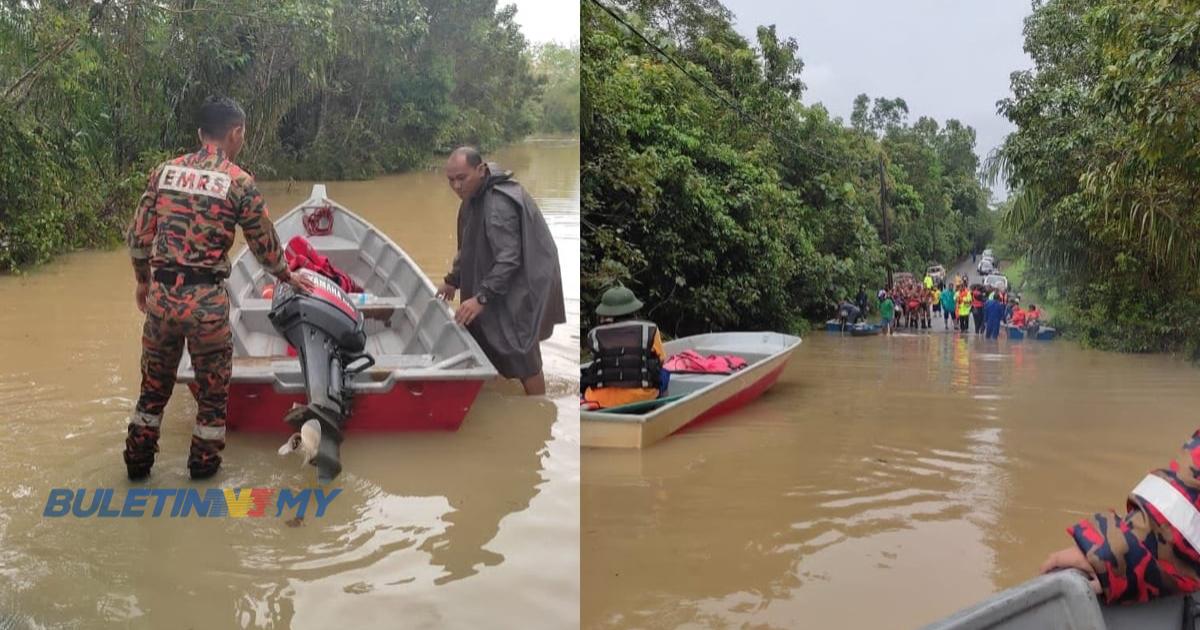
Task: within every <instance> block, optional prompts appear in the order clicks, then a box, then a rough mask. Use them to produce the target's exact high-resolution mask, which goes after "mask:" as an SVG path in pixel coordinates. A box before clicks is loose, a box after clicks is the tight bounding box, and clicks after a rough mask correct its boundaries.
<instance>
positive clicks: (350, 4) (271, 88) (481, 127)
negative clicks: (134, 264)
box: [0, 0, 569, 271]
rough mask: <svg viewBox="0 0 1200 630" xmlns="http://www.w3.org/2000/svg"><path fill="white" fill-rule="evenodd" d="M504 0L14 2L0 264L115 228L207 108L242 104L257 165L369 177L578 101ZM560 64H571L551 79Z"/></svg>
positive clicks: (3, 134)
mask: <svg viewBox="0 0 1200 630" xmlns="http://www.w3.org/2000/svg"><path fill="white" fill-rule="evenodd" d="M514 15H515V7H513V6H507V7H502V8H500V9H499V10H497V1H496V0H387V1H375V2H358V1H352V0H274V1H271V2H260V1H258V0H224V1H222V2H214V1H212V0H166V1H154V2H150V1H147V0H123V1H121V2H114V1H111V0H95V1H90V2H74V1H71V2H68V1H65V0H64V1H55V2H7V1H6V2H0V177H2V178H3V179H2V181H0V271H3V270H6V269H15V268H18V267H21V266H26V265H30V264H36V263H38V262H41V261H44V260H46V259H48V258H49V257H51V256H52V255H53V254H55V253H57V252H60V251H63V250H65V249H70V248H73V247H81V246H88V245H96V244H101V243H105V242H111V241H112V240H113V239H114V237H115V236H116V235H117V234H119V232H120V230H121V229H122V228H123V227H124V225H125V222H126V221H127V220H128V216H129V212H131V210H132V205H133V202H134V199H135V195H136V194H137V192H138V189H139V188H140V187H141V186H143V185H144V184H145V173H146V168H147V166H148V165H150V164H153V162H154V161H155V160H157V159H161V158H163V157H164V156H166V155H170V154H172V153H177V152H181V151H185V150H190V149H191V148H193V147H194V146H195V144H196V132H195V129H196V128H197V124H196V121H195V114H196V111H197V109H198V105H199V104H200V103H201V102H202V101H203V99H204V98H206V97H207V96H208V95H210V94H214V93H217V94H226V95H229V96H232V97H234V98H236V99H238V100H239V101H240V102H241V103H242V105H243V106H244V107H245V109H246V112H247V115H248V117H249V120H248V125H247V129H248V134H247V142H246V147H245V149H244V152H243V154H242V156H241V157H240V158H239V161H241V162H243V163H244V165H245V166H247V167H248V168H249V169H250V170H251V171H253V172H255V173H256V174H257V175H258V176H259V177H260V178H286V177H297V178H368V177H372V176H374V175H377V174H379V173H381V172H391V171H398V170H403V169H407V168H411V167H414V166H416V165H419V164H422V163H424V162H425V161H426V160H427V159H428V158H429V156H430V155H431V154H432V153H433V152H435V151H444V150H446V149H448V148H450V147H452V146H454V145H456V144H461V143H472V144H477V145H481V146H484V147H494V146H496V145H499V144H501V143H504V142H507V141H509V140H512V139H515V138H519V137H521V136H523V135H525V134H527V133H528V132H530V131H532V130H533V129H534V127H535V125H537V124H538V119H539V117H540V116H542V115H543V114H541V112H542V111H546V112H547V113H548V112H549V111H551V110H552V111H553V112H554V115H555V116H556V117H557V118H556V119H555V121H556V122H555V123H554V124H555V125H557V126H560V127H562V126H565V124H566V123H565V122H563V120H562V118H563V117H565V116H568V115H569V114H565V113H562V112H560V111H559V110H560V108H561V107H564V106H566V104H565V103H563V102H562V101H563V95H562V94H561V92H562V91H563V90H566V89H568V88H566V87H564V86H562V85H560V84H558V83H554V82H553V81H552V82H551V84H552V85H553V86H554V87H555V88H556V89H558V90H559V92H558V93H556V94H554V99H555V104H554V105H553V107H550V106H546V107H544V108H543V106H542V104H541V102H540V98H541V88H542V84H543V82H544V81H543V80H541V79H539V78H538V77H536V76H535V74H534V67H533V65H532V63H531V54H530V48H529V46H528V44H527V42H526V41H525V38H524V37H523V36H522V35H521V33H520V31H519V29H518V27H517V24H516V22H515V21H514ZM554 76H555V77H557V75H554Z"/></svg>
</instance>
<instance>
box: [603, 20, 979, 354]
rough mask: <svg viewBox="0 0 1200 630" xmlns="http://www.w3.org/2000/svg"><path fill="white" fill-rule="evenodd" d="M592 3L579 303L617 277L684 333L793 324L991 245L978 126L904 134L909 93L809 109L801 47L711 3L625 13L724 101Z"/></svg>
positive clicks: (926, 123) (923, 123)
mask: <svg viewBox="0 0 1200 630" xmlns="http://www.w3.org/2000/svg"><path fill="white" fill-rule="evenodd" d="M607 4H609V5H610V6H611V5H612V4H613V3H612V1H611V0H609V2H608V3H607ZM582 6H583V12H582V18H583V29H582V30H583V42H582V55H583V61H584V63H583V69H582V74H583V104H582V115H581V119H580V123H581V127H582V142H583V154H584V155H585V156H586V159H584V160H583V164H582V165H581V168H582V173H581V176H582V181H583V198H582V209H583V229H584V235H583V236H584V238H583V245H582V252H581V255H582V258H583V278H582V289H583V298H584V303H585V304H589V305H595V304H596V303H597V302H598V300H599V296H600V294H601V293H602V292H603V291H604V290H605V289H606V288H607V287H608V286H610V285H611V284H613V283H615V282H623V283H625V284H626V285H627V286H629V287H631V288H633V289H634V290H635V291H637V292H638V293H639V295H640V296H641V297H642V299H643V300H644V301H645V302H646V303H647V304H648V305H649V306H648V308H647V312H646V315H648V316H649V317H651V318H653V319H654V320H656V321H658V322H659V323H660V324H661V325H662V327H663V328H664V330H667V331H669V332H671V333H674V334H680V335H681V334H690V333H695V332H700V331H708V330H733V329H743V330H747V329H749V330H754V329H777V330H797V329H801V328H803V327H804V325H805V324H804V321H805V320H806V319H814V318H820V319H823V318H825V317H828V316H829V314H830V308H831V306H832V303H833V302H834V301H835V300H837V299H840V298H842V297H846V296H853V295H854V294H855V293H857V291H858V287H859V285H860V284H865V285H866V286H867V287H869V288H878V287H881V286H883V284H884V282H885V274H886V265H885V261H890V262H891V264H892V267H893V269H894V270H896V271H900V270H911V271H923V270H924V267H925V265H926V264H927V263H928V262H929V261H930V260H931V259H933V260H938V261H939V262H949V261H951V260H952V259H954V258H956V257H958V256H960V255H963V254H964V253H965V252H966V251H967V250H968V248H969V247H970V245H971V244H972V243H974V242H979V241H986V238H987V237H988V234H987V232H988V231H989V230H990V229H991V221H990V219H989V216H990V215H991V212H990V211H989V210H988V208H987V204H986V201H987V199H988V197H989V192H988V191H987V190H986V189H985V188H984V187H983V186H982V184H981V183H980V182H979V179H978V177H977V170H978V166H979V163H978V158H977V157H976V156H975V154H974V151H973V148H974V142H975V135H974V131H973V130H972V129H971V128H970V127H966V126H964V125H962V124H960V123H958V122H957V121H953V120H952V121H948V122H947V123H946V124H945V126H944V127H940V128H939V125H938V123H936V122H934V121H932V120H929V119H924V118H923V119H921V120H920V121H919V122H918V124H916V125H911V126H910V125H909V124H908V123H907V114H908V107H907V105H906V104H905V102H904V101H903V100H902V99H876V100H875V102H874V107H873V108H871V107H870V105H871V101H870V99H869V98H868V97H866V96H865V95H864V96H862V97H860V100H862V101H863V102H864V103H866V110H865V111H864V112H863V114H862V120H863V121H864V123H863V124H862V125H857V124H855V125H854V126H852V127H847V126H845V125H844V124H843V123H842V121H841V120H840V119H836V118H831V117H830V115H829V113H828V112H827V111H826V109H825V108H824V107H822V106H821V105H819V104H816V105H805V104H803V103H802V102H801V100H800V99H801V97H802V96H803V93H804V83H803V81H802V80H801V75H802V71H803V67H804V66H803V63H802V60H801V59H800V57H799V56H798V54H797V48H798V47H797V44H796V42H795V41H794V40H793V39H790V38H782V37H781V36H780V35H779V34H778V33H777V32H776V30H775V28H774V27H771V26H768V27H761V28H759V29H758V30H757V33H756V39H757V41H756V42H754V43H753V44H752V43H750V42H748V41H746V40H745V39H744V38H743V37H741V36H740V35H738V34H737V33H736V32H735V31H734V30H733V28H732V26H731V22H730V20H731V19H732V15H731V14H730V13H729V12H728V11H727V10H725V9H724V8H723V7H722V6H721V5H720V4H719V3H717V2H716V1H715V0H629V1H626V2H624V3H621V4H620V6H621V8H622V9H623V13H624V15H625V16H626V18H625V19H626V20H627V21H630V23H631V24H633V25H634V27H635V28H637V29H638V30H639V31H641V32H643V33H645V34H646V35H647V36H648V37H650V38H651V39H652V40H653V41H655V42H656V43H658V44H659V45H661V46H663V47H664V48H665V49H666V50H667V51H668V52H669V53H670V54H671V55H672V57H675V58H676V59H678V60H679V62H680V63H681V64H683V65H684V67H685V68H687V71H688V73H690V74H692V75H695V76H696V77H699V78H700V79H701V80H702V81H703V82H704V83H705V84H707V85H709V86H712V89H713V90H716V91H717V94H713V93H710V92H709V91H707V90H706V89H705V88H704V87H702V86H701V85H699V84H697V83H696V82H694V81H693V80H691V79H690V78H688V76H687V75H686V74H685V73H684V72H683V71H681V70H680V69H679V68H677V67H674V66H673V65H671V64H670V63H669V62H668V61H666V60H665V59H664V58H663V57H662V56H661V55H659V54H657V53H655V52H654V51H652V50H651V49H650V47H649V46H647V45H646V44H645V43H644V42H642V41H641V40H640V39H638V38H637V36H636V35H635V34H633V33H632V32H630V31H629V30H628V29H626V28H625V27H624V26H621V25H620V24H619V23H618V22H617V21H616V20H614V19H613V18H612V17H611V16H609V15H608V14H607V13H605V12H604V11H603V10H602V9H600V8H599V7H597V6H595V4H594V3H592V2H590V1H589V2H584V3H583V5H582ZM718 95H719V96H718ZM722 98H723V99H728V100H729V101H731V102H732V103H734V104H736V106H737V107H736V108H735V107H732V106H730V105H728V104H726V102H724V101H723V100H722ZM739 109H740V110H742V111H741V112H739V111H738V110H739ZM964 148H965V150H964ZM881 152H883V153H884V154H885V155H887V156H888V158H887V162H886V169H885V170H886V181H887V201H888V205H889V207H890V208H891V210H890V214H889V217H890V219H891V222H892V229H891V234H892V240H893V242H892V244H891V246H890V247H887V246H885V244H884V243H883V234H884V231H883V217H882V216H881V215H880V212H879V188H880V185H879V167H878V156H879V155H880V154H881ZM586 310H589V311H590V308H589V309H586ZM590 323H591V322H590V321H589V322H585V324H588V325H590Z"/></svg>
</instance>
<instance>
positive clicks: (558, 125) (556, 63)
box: [533, 42, 579, 134]
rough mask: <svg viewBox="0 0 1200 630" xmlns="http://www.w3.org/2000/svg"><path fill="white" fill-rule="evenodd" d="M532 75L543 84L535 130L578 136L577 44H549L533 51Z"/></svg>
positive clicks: (536, 114) (536, 113)
mask: <svg viewBox="0 0 1200 630" xmlns="http://www.w3.org/2000/svg"><path fill="white" fill-rule="evenodd" d="M533 74H534V76H536V77H538V78H539V79H540V80H542V81H543V82H544V87H543V91H542V99H541V102H540V103H539V106H540V109H539V110H538V111H536V112H535V116H536V117H537V120H538V124H537V130H538V131H541V132H545V133H555V134H577V133H579V44H577V43H576V44H572V45H571V46H569V47H567V46H561V45H559V44H556V43H554V42H549V43H546V44H542V45H540V46H537V47H535V48H534V50H533Z"/></svg>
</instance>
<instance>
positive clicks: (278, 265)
mask: <svg viewBox="0 0 1200 630" xmlns="http://www.w3.org/2000/svg"><path fill="white" fill-rule="evenodd" d="M239 225H240V226H241V227H242V232H243V233H244V234H245V236H246V244H247V245H248V246H249V247H250V251H252V252H253V253H254V256H255V258H257V259H258V262H259V264H260V265H262V267H263V269H265V270H266V271H267V272H268V273H271V274H272V275H279V274H281V273H283V272H284V271H285V270H286V269H287V261H286V260H285V259H284V256H283V250H282V248H281V247H280V246H279V236H278V235H277V234H276V233H275V226H274V225H273V224H272V223H271V219H270V218H269V217H268V216H267V206H266V202H265V201H264V200H263V196H262V193H260V192H259V191H258V187H257V186H256V185H255V184H254V178H253V177H251V176H250V174H249V173H247V172H246V171H244V170H242V169H241V168H239V167H238V165H236V164H234V163H233V162H231V161H229V160H228V159H226V158H225V153H224V151H222V150H221V149H218V148H216V147H213V146H212V145H205V146H204V147H202V148H201V149H200V150H199V151H197V152H195V153H188V154H187V155H182V156H180V157H177V158H175V159H173V160H170V161H168V162H165V163H163V164H160V165H159V166H158V167H157V168H155V169H154V171H153V172H152V173H151V174H150V180H149V181H148V182H147V184H146V192H145V193H143V194H142V198H141V201H140V202H139V203H138V207H137V210H136V211H135V212H134V215H133V222H132V223H131V225H130V227H129V231H128V233H127V235H126V242H127V244H128V245H129V252H130V255H131V256H132V257H133V259H134V263H135V265H139V264H140V265H144V262H145V261H147V260H148V261H149V265H150V267H153V268H155V269H157V268H160V267H200V268H204V269H211V270H213V271H214V272H216V273H217V274H218V275H220V276H221V277H228V276H229V258H228V252H229V248H230V247H232V246H233V239H234V236H235V235H236V230H237V226H239ZM139 279H141V278H139Z"/></svg>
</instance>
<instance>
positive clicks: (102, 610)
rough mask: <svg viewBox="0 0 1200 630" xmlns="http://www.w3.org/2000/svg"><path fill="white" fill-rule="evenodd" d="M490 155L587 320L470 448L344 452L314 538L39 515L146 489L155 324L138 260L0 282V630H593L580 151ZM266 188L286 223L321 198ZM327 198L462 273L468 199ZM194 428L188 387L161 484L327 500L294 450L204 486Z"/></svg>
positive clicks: (394, 442)
mask: <svg viewBox="0 0 1200 630" xmlns="http://www.w3.org/2000/svg"><path fill="white" fill-rule="evenodd" d="M491 157H494V158H496V159H498V160H499V161H500V162H501V163H502V164H503V165H504V166H506V167H507V168H511V169H513V170H514V171H515V172H516V177H517V179H518V180H519V181H520V182H521V183H523V184H524V185H525V186H526V187H527V188H528V189H529V190H530V192H531V193H532V194H533V196H534V197H535V198H536V199H537V200H538V202H539V204H540V206H541V208H542V210H543V212H544V213H545V215H546V218H547V221H548V222H549V224H550V226H551V230H552V231H553V232H554V234H555V238H556V241H557V243H558V248H559V253H560V258H561V262H562V272H563V279H564V282H565V290H566V295H567V296H568V303H567V310H568V320H569V321H568V322H567V324H565V325H562V326H559V327H558V328H557V330H556V332H555V335H554V337H553V338H552V339H550V340H549V341H547V342H546V343H544V344H543V345H542V352H543V356H544V358H545V363H546V371H547V380H548V389H549V396H547V397H545V398H525V397H524V396H522V395H520V386H519V385H516V384H513V383H506V384H499V383H493V384H489V385H487V386H485V387H484V390H483V392H482V393H481V394H480V396H479V398H478V399H477V400H476V402H475V405H474V407H473V408H472V409H471V412H470V414H469V415H468V416H467V418H466V421H465V422H464V424H463V426H462V429H461V430H459V431H458V432H457V433H446V434H388V435H379V434H375V435H372V436H371V438H370V439H369V440H368V439H355V438H354V437H353V436H352V435H351V436H348V438H347V441H346V443H345V444H344V445H343V450H342V455H343V461H344V462H345V464H346V470H345V472H343V473H342V476H341V477H340V478H339V479H338V481H337V483H336V484H335V486H336V487H340V488H342V493H341V495H340V496H338V497H337V498H336V499H335V500H334V501H333V502H332V503H331V504H330V506H329V511H328V512H327V513H326V514H325V515H324V516H323V517H321V518H312V517H311V516H310V517H309V518H307V519H305V520H304V522H303V523H302V524H300V526H297V527H289V526H288V524H287V523H285V522H284V519H282V518H273V517H265V518H240V519H235V518H214V519H205V518H195V517H193V518H175V519H171V518H166V517H160V518H151V517H143V518H95V517H93V518H72V517H65V518H45V517H43V515H42V511H43V508H44V507H45V505H46V501H47V496H48V493H49V491H50V489H51V488H58V487H62V488H97V487H100V488H115V489H116V493H117V495H118V496H123V495H124V493H125V490H126V489H127V488H128V487H129V486H130V484H129V482H128V481H126V479H125V471H124V466H123V464H122V461H121V450H122V448H123V447H124V443H123V440H124V432H125V424H126V422H127V419H128V416H129V411H130V408H131V406H132V404H133V401H134V399H135V398H136V396H137V388H138V379H139V372H138V357H139V352H140V334H141V322H142V317H141V315H140V314H139V313H138V311H137V308H136V307H135V306H134V301H133V275H132V271H131V269H130V265H129V258H128V254H127V253H126V252H124V251H120V250H116V251H108V252H83V253H77V254H71V255H67V256H63V257H62V258H60V259H59V260H57V261H55V262H53V263H51V264H49V265H46V266H45V267H42V268H39V269H37V270H34V271H32V272H30V273H28V274H27V275H23V276H9V277H0V414H2V416H3V424H2V425H0V426H2V429H0V453H2V454H3V455H2V456H0V627H4V628H22V627H23V626H25V625H28V626H31V627H72V628H73V627H78V628H91V627H98V626H112V625H117V626H120V627H134V628H184V627H195V628H229V627H242V628H289V627H290V628H332V627H346V628H349V627H364V628H365V627H404V628H443V627H450V628H481V627H510V628H515V627H521V628H562V627H573V626H576V625H578V619H579V446H578V445H579V419H578V412H577V403H576V402H575V395H576V391H577V380H578V346H579V332H578V326H579V318H578V315H579V300H578V296H579V284H578V282H579V145H578V143H577V142H575V141H562V140H552V141H546V140H543V141H528V142H525V143H522V144H519V145H516V146H513V147H509V148H507V149H504V150H502V151H499V152H498V153H497V154H496V155H495V156H491ZM262 188H263V190H264V193H265V194H266V197H267V200H268V203H269V205H270V207H271V208H272V212H273V213H282V212H284V211H286V210H288V209H290V208H291V207H292V206H293V205H295V204H296V203H298V202H299V201H301V200H302V199H303V198H305V197H307V195H308V192H309V190H310V188H311V183H293V184H292V185H291V186H290V191H289V186H288V185H287V184H286V183H278V182H277V183H265V184H263V186H262ZM329 194H330V196H331V197H333V198H334V199H336V200H337V201H339V202H340V203H342V204H344V205H345V206H347V207H349V208H351V209H352V210H354V211H355V212H357V213H359V214H361V215H362V216H363V217H364V218H366V219H367V220H368V221H371V222H373V223H374V224H375V225H376V226H378V227H379V228H381V229H382V230H384V231H385V232H387V233H388V234H389V235H390V236H391V237H392V238H393V240H395V241H396V242H397V243H398V244H399V245H400V246H401V247H403V248H404V249H405V250H406V251H407V252H408V253H409V254H411V255H412V256H413V257H414V259H415V260H416V261H417V263H418V264H419V265H420V266H421V268H422V269H423V270H424V271H425V272H426V273H427V274H428V275H429V276H430V277H431V278H434V279H440V278H441V277H442V275H443V274H444V273H445V271H446V269H447V267H448V266H449V264H450V261H451V259H452V257H453V255H454V231H455V228H454V226H455V210H456V208H457V203H458V202H457V199H456V198H455V197H454V196H453V195H452V193H451V192H450V190H449V188H448V187H447V186H446V183H445V180H444V178H443V177H442V175H441V174H440V172H439V171H436V170H431V171H424V172H417V173H409V174H404V175H398V176H390V177H383V178H380V179H376V180H374V181H369V182H331V183H329ZM238 247H239V248H240V244H239V245H238ZM235 251H236V250H235ZM195 412H196V405H195V402H194V400H193V399H192V397H191V396H190V394H189V392H188V390H187V389H186V388H185V387H183V386H177V387H176V389H175V393H174V396H173V398H172V400H171V404H170V405H169V406H168V408H167V415H166V418H165V420H164V423H163V433H164V435H163V439H162V442H161V444H160V447H161V453H160V454H159V457H158V462H157V464H156V465H155V470H154V475H153V477H152V478H151V480H150V481H149V482H148V486H149V487H151V488H180V487H184V488H188V487H196V488H200V489H204V488H208V487H234V486H244V487H250V486H255V487H276V488H278V487H301V486H305V485H308V484H311V483H312V478H311V472H310V471H309V470H302V469H301V468H300V467H299V464H298V460H294V459H283V458H280V457H279V456H278V455H276V454H275V449H276V447H278V446H279V444H280V442H281V441H282V438H281V437H280V436H259V435H247V434H237V433H231V434H230V438H229V444H228V447H227V448H226V451H225V462H226V465H225V467H224V469H223V472H222V473H221V475H219V476H218V477H217V478H216V479H215V480H212V481H211V482H202V483H193V482H191V481H190V480H189V479H188V478H187V469H186V466H185V461H186V457H187V451H188V440H189V435H190V433H191V425H192V418H193V417H194V414H195ZM118 508H119V506H118ZM7 623H11V624H13V625H6V624H7Z"/></svg>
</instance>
